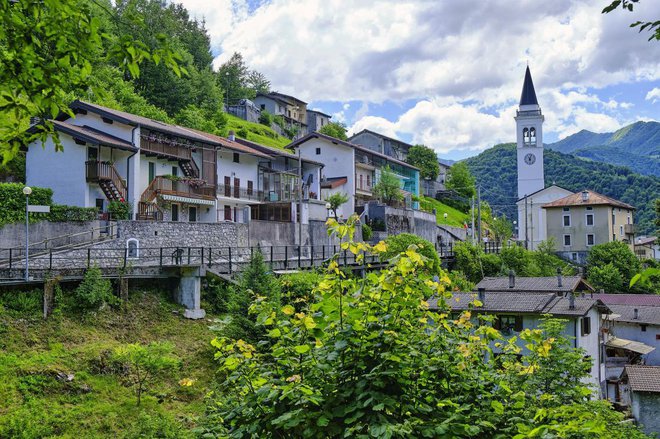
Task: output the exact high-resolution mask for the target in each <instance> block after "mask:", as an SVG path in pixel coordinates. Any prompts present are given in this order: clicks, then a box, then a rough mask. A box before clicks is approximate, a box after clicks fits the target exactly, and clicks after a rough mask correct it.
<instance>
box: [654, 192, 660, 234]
mask: <svg viewBox="0 0 660 439" xmlns="http://www.w3.org/2000/svg"><path fill="white" fill-rule="evenodd" d="M654 204H655V227H656V229H657V230H656V234H657V235H658V236H660V198H656V199H655V203H654Z"/></svg>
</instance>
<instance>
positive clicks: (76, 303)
mask: <svg viewBox="0 0 660 439" xmlns="http://www.w3.org/2000/svg"><path fill="white" fill-rule="evenodd" d="M118 301H119V300H118V299H117V297H116V296H115V295H114V294H113V293H112V284H111V283H110V279H105V278H103V273H102V272H101V269H100V268H99V267H97V266H92V267H90V268H88V269H87V270H86V271H85V276H84V277H83V280H82V282H80V285H78V288H76V289H75V290H74V292H73V301H72V304H73V307H74V308H76V309H79V310H92V309H95V310H98V309H99V308H101V307H103V306H105V305H106V304H109V305H114V304H116V303H117V302H118Z"/></svg>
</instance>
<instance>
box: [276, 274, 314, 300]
mask: <svg viewBox="0 0 660 439" xmlns="http://www.w3.org/2000/svg"><path fill="white" fill-rule="evenodd" d="M321 279H323V276H322V275H321V274H320V273H318V272H316V271H301V272H298V273H291V274H285V275H283V276H280V278H279V279H278V280H279V284H280V296H281V300H282V303H283V304H289V305H293V306H294V307H295V308H296V309H297V310H300V309H302V308H303V307H305V306H306V305H307V304H310V303H312V302H313V301H314V294H313V293H312V291H313V290H314V288H316V286H317V285H318V284H319V282H321Z"/></svg>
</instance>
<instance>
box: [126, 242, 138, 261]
mask: <svg viewBox="0 0 660 439" xmlns="http://www.w3.org/2000/svg"><path fill="white" fill-rule="evenodd" d="M139 257H140V242H139V241H138V240H137V239H135V238H130V239H127V240H126V258H128V259H138V258H139Z"/></svg>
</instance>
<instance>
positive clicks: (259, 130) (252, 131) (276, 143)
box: [227, 114, 291, 149]
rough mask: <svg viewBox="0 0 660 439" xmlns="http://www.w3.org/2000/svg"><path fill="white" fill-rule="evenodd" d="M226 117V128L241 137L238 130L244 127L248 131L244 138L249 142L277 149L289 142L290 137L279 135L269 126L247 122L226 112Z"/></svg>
mask: <svg viewBox="0 0 660 439" xmlns="http://www.w3.org/2000/svg"><path fill="white" fill-rule="evenodd" d="M227 119H228V120H227V129H228V130H234V132H235V133H236V135H237V136H238V137H241V135H240V134H239V133H238V132H239V130H241V129H245V130H246V131H247V133H248V135H247V139H246V140H249V141H251V142H255V143H259V144H261V145H265V146H271V147H274V148H279V149H284V148H285V147H286V146H287V145H288V144H289V143H291V140H290V139H287V138H286V137H284V136H280V135H279V134H277V133H276V132H275V131H273V130H272V129H271V128H270V127H267V126H265V125H262V124H260V123H254V122H248V121H247V120H243V119H241V118H239V117H236V116H233V115H231V114H227Z"/></svg>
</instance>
